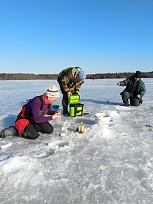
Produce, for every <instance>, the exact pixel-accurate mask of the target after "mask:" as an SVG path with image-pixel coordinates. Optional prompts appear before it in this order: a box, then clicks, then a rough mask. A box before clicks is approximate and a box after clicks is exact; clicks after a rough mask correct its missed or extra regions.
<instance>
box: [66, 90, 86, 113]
mask: <svg viewBox="0 0 153 204" xmlns="http://www.w3.org/2000/svg"><path fill="white" fill-rule="evenodd" d="M83 111H84V104H82V103H80V95H78V94H75V95H71V96H70V97H69V115H70V116H71V117H75V116H82V115H83Z"/></svg>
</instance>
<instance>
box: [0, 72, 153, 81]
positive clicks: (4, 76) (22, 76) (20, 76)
mask: <svg viewBox="0 0 153 204" xmlns="http://www.w3.org/2000/svg"><path fill="white" fill-rule="evenodd" d="M132 74H134V73H131V72H120V73H117V72H116V73H104V74H102V73H101V74H87V79H118V78H127V77H129V76H131V75H132ZM57 76H58V74H27V73H14V74H13V73H0V80H55V79H57ZM142 78H153V71H152V72H142Z"/></svg>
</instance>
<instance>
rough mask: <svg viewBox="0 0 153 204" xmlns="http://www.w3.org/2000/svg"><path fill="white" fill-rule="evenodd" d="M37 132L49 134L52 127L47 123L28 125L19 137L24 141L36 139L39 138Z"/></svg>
mask: <svg viewBox="0 0 153 204" xmlns="http://www.w3.org/2000/svg"><path fill="white" fill-rule="evenodd" d="M38 132H41V133H46V134H50V133H52V132H53V126H52V125H51V124H50V123H49V122H46V123H35V124H32V123H30V124H28V125H27V126H26V127H25V129H24V132H23V133H22V135H21V136H22V137H24V138H26V139H36V138H37V137H39V133H38Z"/></svg>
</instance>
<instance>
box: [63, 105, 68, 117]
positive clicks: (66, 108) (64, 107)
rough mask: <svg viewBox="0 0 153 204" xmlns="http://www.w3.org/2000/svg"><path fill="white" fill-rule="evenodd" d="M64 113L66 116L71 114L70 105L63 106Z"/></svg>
mask: <svg viewBox="0 0 153 204" xmlns="http://www.w3.org/2000/svg"><path fill="white" fill-rule="evenodd" d="M63 115H64V116H69V112H68V107H67V106H63Z"/></svg>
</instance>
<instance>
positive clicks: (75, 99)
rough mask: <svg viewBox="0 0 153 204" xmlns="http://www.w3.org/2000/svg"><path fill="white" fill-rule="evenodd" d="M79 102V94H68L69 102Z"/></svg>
mask: <svg viewBox="0 0 153 204" xmlns="http://www.w3.org/2000/svg"><path fill="white" fill-rule="evenodd" d="M79 102H80V95H78V94H76V95H71V96H69V104H78V103H79Z"/></svg>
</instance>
